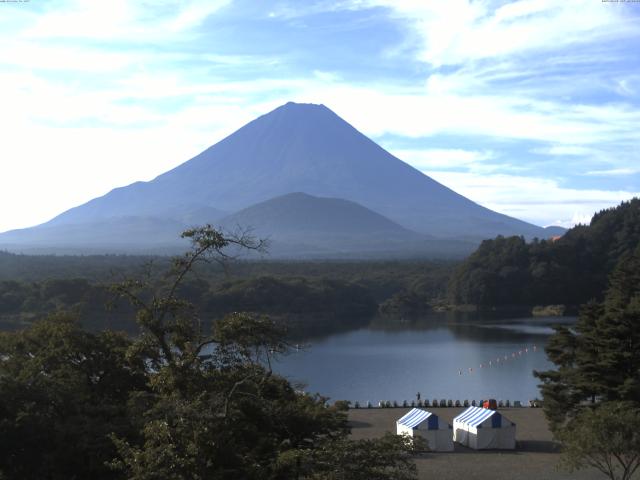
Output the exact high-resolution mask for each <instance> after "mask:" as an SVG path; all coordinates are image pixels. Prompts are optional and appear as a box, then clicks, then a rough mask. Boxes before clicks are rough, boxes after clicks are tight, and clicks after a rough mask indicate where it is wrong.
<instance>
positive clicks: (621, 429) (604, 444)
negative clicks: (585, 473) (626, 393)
mask: <svg viewBox="0 0 640 480" xmlns="http://www.w3.org/2000/svg"><path fill="white" fill-rule="evenodd" d="M559 439H560V440H561V441H562V443H563V445H564V451H563V465H564V466H565V467H567V468H568V469H569V470H571V471H574V470H579V469H581V468H584V467H593V468H596V469H598V470H599V471H601V472H602V473H603V474H605V475H606V476H607V477H609V478H610V479H611V480H628V479H630V478H632V476H633V474H634V473H635V472H636V470H637V469H638V467H640V410H638V408H637V405H635V404H625V403H620V402H606V403H604V404H602V405H601V406H598V407H597V408H587V409H585V410H584V411H582V412H581V413H580V414H579V415H578V416H577V417H576V418H575V419H573V420H572V421H571V422H570V423H569V425H568V426H567V428H565V429H563V430H562V431H561V433H560V435H559Z"/></svg>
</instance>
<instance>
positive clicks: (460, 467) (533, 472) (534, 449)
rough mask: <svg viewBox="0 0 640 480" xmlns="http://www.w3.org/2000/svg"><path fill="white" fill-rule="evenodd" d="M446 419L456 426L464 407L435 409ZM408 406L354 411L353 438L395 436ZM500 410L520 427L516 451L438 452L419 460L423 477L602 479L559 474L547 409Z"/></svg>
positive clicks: (594, 475) (461, 449) (590, 473)
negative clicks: (389, 434)
mask: <svg viewBox="0 0 640 480" xmlns="http://www.w3.org/2000/svg"><path fill="white" fill-rule="evenodd" d="M427 410H431V411H433V412H434V413H435V414H436V415H438V416H439V417H440V418H441V419H443V420H446V421H447V422H449V423H452V420H453V417H455V416H456V415H458V414H459V413H460V412H462V411H463V410H464V408H433V409H427ZM408 411H409V409H408V408H381V409H378V408H372V409H352V410H350V411H349V421H350V423H351V428H352V431H351V436H352V438H354V439H359V438H376V437H379V436H382V435H383V434H384V432H394V433H395V428H396V425H395V422H396V420H397V419H398V418H400V417H401V416H402V415H404V414H405V413H406V412H408ZM500 412H501V413H503V414H504V416H505V417H507V418H508V419H509V420H511V421H512V422H514V423H515V424H516V440H517V448H516V450H515V451H500V450H488V451H487V450H485V451H476V450H472V449H469V448H466V447H463V446H461V445H458V444H455V451H454V452H451V453H444V452H434V453H427V454H423V455H420V456H419V457H417V458H416V465H417V466H418V472H419V475H418V478H420V479H437V480H448V479H452V480H453V479H455V480H461V479H464V480H472V479H485V478H486V479H491V480H511V479H516V480H529V479H532V480H533V479H535V480H561V479H574V478H575V479H585V480H591V479H603V478H606V477H605V476H604V475H603V474H601V473H600V472H598V471H596V470H581V471H579V472H574V473H567V472H566V471H563V470H559V469H558V467H557V465H558V461H559V459H560V454H559V452H558V446H557V444H555V443H554V442H553V441H552V437H551V432H550V431H549V429H548V427H547V422H546V420H545V418H544V414H543V413H542V410H540V409H537V408H501V409H500Z"/></svg>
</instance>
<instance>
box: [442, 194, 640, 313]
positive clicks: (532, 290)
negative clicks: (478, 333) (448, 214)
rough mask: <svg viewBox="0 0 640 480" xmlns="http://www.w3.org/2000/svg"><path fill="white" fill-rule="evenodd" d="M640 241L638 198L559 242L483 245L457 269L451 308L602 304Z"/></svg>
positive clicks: (495, 241) (602, 214)
mask: <svg viewBox="0 0 640 480" xmlns="http://www.w3.org/2000/svg"><path fill="white" fill-rule="evenodd" d="M639 241H640V199H637V198H635V199H633V200H630V201H628V202H623V203H622V204H621V205H619V206H617V207H615V208H611V209H607V210H603V211H601V212H599V213H597V214H596V215H595V216H594V217H593V219H592V220H591V223H590V225H588V226H586V225H579V226H576V227H574V228H572V229H570V230H569V231H567V232H566V233H565V235H563V236H562V237H561V238H559V239H548V240H537V239H536V240H534V241H532V242H529V243H527V242H526V241H525V240H524V239H523V238H522V237H507V238H505V237H497V238H495V239H492V240H485V241H483V242H482V244H481V245H480V246H479V248H478V249H477V250H476V251H475V252H474V253H473V254H472V255H471V256H469V258H467V259H466V260H465V261H464V262H463V263H462V264H461V265H459V266H458V267H457V268H456V269H455V272H454V273H453V275H452V277H451V280H450V282H449V286H448V290H447V299H448V302H449V303H450V304H456V305H461V304H469V305H476V306H478V307H481V308H487V307H495V306H503V305H505V306H506V305H527V306H534V305H553V304H565V305H569V306H574V307H577V306H578V305H581V304H583V303H585V302H588V301H589V300H591V299H597V300H602V298H603V293H604V291H605V290H606V288H607V278H608V276H609V275H610V274H611V272H612V271H613V269H614V268H615V266H616V265H617V264H618V262H619V261H620V259H621V258H622V257H623V256H624V255H626V254H628V253H630V252H632V251H633V250H634V248H635V247H636V245H637V244H638V242H639Z"/></svg>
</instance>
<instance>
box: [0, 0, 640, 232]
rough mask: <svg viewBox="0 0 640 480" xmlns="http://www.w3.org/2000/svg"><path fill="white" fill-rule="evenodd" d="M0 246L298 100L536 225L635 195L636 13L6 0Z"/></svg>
mask: <svg viewBox="0 0 640 480" xmlns="http://www.w3.org/2000/svg"><path fill="white" fill-rule="evenodd" d="M0 31H2V38H3V40H2V42H0V166H1V170H0V171H1V174H0V204H1V205H3V207H2V210H1V212H2V214H1V215H0V231H5V230H9V229H14V228H22V227H27V226H31V225H35V224H39V223H42V222H44V221H47V220H49V219H50V218H52V217H54V216H55V215H57V214H58V213H61V212H62V211H64V210H66V209H68V208H71V207H73V206H76V205H79V204H81V203H84V202H86V201H88V200H90V199H92V198H94V197H97V196H100V195H104V194H105V193H107V192H108V191H110V190H111V189H113V188H116V187H120V186H123V185H128V184H130V183H133V182H135V181H138V180H151V179H153V178H154V177H155V176H157V175H159V174H160V173H162V172H164V171H166V170H168V169H170V168H173V167H175V166H177V165H179V164H180V163H183V162H184V161H186V160H188V159H190V158H191V157H193V156H194V155H196V154H198V153H199V152H200V151H202V150H204V149H205V148H207V147H208V146H210V145H212V144H214V143H216V142H218V141H219V140H221V139H222V138H224V137H225V136H226V135H228V134H230V133H232V132H233V131H235V130H236V129H238V128H239V127H241V126H242V125H243V124H245V123H246V122H248V121H250V120H252V119H253V118H255V117H256V116H258V115H261V114H264V113H267V112H268V111H270V110H272V109H273V108H276V107H277V106H279V105H281V104H283V103H286V102H287V101H295V102H311V103H322V104H324V105H326V106H327V107H329V108H331V109H332V110H333V111H335V112H336V113H337V114H338V115H340V116H341V117H342V118H344V119H345V120H347V121H348V122H349V123H351V124H352V125H353V126H355V127H356V128H357V129H358V130H360V131H361V132H362V133H364V134H365V135H367V136H369V137H370V138H372V139H373V140H374V141H376V142H377V143H379V144H380V145H381V146H383V147H384V148H385V149H387V150H388V151H390V152H391V153H393V154H394V155H396V156H397V157H398V158H400V159H401V160H403V161H405V162H407V163H409V164H411V165H412V166H414V167H415V168H418V169H419V170H421V171H423V172H424V173H425V174H427V175H429V176H431V177H432V178H434V179H435V180H437V181H439V182H441V183H443V184H444V185H447V186H448V187H450V188H452V189H454V190H455V191H457V192H459V193H461V194H463V195H465V196H467V197H468V198H470V199H471V200H474V201H476V202H478V203H480V204H481V205H484V206H486V207H488V208H491V209H493V210H496V211H498V212H501V213H505V214H507V215H511V216H514V217H517V218H520V219H523V220H526V221H529V222H532V223H535V224H538V225H542V226H547V225H562V226H572V225H574V224H576V223H587V222H588V221H589V219H590V218H591V216H592V215H593V213H594V212H596V211H599V210H601V209H603V208H608V207H611V206H615V205H617V204H619V203H620V202H621V201H623V200H628V199H630V198H632V197H634V196H640V128H639V127H640V48H639V47H638V46H639V45H640V2H631V1H627V2H623V1H617V2H613V1H602V0H563V1H558V0H520V1H515V2H502V1H490V0H486V1H469V0H447V1H442V0H433V1H432V0H333V1H331V0H327V1H312V0H306V1H304V2H300V1H297V0H292V1H266V0H265V1H257V0H254V1H243V0H239V1H235V0H181V1H178V0H137V1H133V0H132V1H128V0H109V1H93V0H84V1H74V0H61V1H56V0H0Z"/></svg>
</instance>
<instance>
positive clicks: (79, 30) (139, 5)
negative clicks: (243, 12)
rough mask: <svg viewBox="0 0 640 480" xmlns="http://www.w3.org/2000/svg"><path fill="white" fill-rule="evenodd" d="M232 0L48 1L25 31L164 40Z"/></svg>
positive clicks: (48, 35)
mask: <svg viewBox="0 0 640 480" xmlns="http://www.w3.org/2000/svg"><path fill="white" fill-rule="evenodd" d="M230 1H231V0H185V1H178V0H160V1H152V2H149V1H137V2H132V1H129V0H109V1H108V2H107V1H83V0H75V1H68V2H63V3H62V4H57V5H51V6H50V7H49V8H48V10H47V11H46V12H45V13H44V14H42V15H40V16H39V17H38V18H37V20H36V21H35V22H34V24H33V25H32V26H31V27H29V28H28V29H27V30H26V31H25V32H24V36H25V37H26V38H32V39H45V38H46V39H50V38H63V39H92V40H96V39H99V40H108V41H115V40H117V41H119V42H122V41H125V40H128V41H133V42H142V41H146V40H152V39H156V40H161V41H166V40H167V39H168V38H170V36H171V35H175V34H179V33H182V32H185V31H188V30H189V29H192V28H194V27H197V26H199V25H200V24H201V23H202V22H203V21H204V20H205V19H206V18H207V17H209V16H210V15H213V14H214V13H216V12H217V11H218V10H220V9H222V8H223V7H225V6H227V5H228V4H229V3H230Z"/></svg>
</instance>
